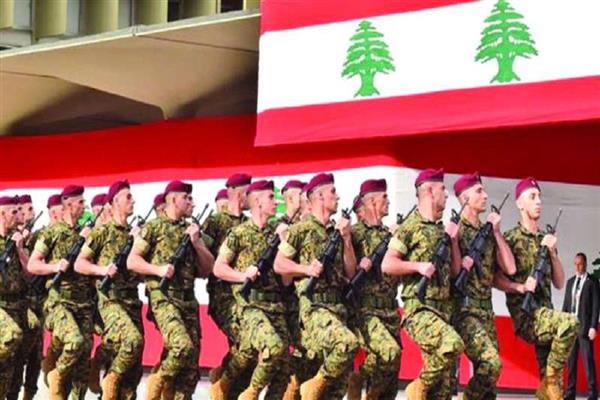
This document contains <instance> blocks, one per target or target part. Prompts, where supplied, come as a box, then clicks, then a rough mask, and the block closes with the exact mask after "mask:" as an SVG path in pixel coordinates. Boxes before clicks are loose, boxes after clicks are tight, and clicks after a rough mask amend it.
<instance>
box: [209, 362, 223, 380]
mask: <svg viewBox="0 0 600 400" xmlns="http://www.w3.org/2000/svg"><path fill="white" fill-rule="evenodd" d="M223 370H224V368H223V367H222V366H221V365H219V366H218V367H215V368H211V369H210V371H208V380H209V381H210V383H215V382H216V381H218V380H219V379H221V376H223Z"/></svg>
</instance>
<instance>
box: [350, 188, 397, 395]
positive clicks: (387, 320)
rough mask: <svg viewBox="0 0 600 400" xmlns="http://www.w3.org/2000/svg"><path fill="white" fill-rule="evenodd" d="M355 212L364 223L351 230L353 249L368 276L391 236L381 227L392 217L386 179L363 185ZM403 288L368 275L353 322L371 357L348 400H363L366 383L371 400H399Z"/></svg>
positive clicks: (392, 280)
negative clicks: (399, 296)
mask: <svg viewBox="0 0 600 400" xmlns="http://www.w3.org/2000/svg"><path fill="white" fill-rule="evenodd" d="M355 207H356V208H357V214H358V215H361V217H359V221H358V222H357V223H356V224H354V225H353V226H352V244H353V246H354V253H355V254H356V259H357V260H358V262H359V268H363V269H364V270H365V271H367V272H369V271H370V270H371V267H372V264H371V260H370V258H369V257H370V256H371V255H372V254H373V253H374V252H375V249H376V248H377V247H378V246H379V244H380V243H381V242H382V241H383V240H385V239H386V238H387V236H388V235H390V233H389V230H388V228H387V227H386V226H385V225H383V222H382V220H383V218H384V217H385V216H386V215H388V208H389V200H388V197H387V182H386V181H385V179H378V180H367V181H365V182H363V183H362V185H361V186H360V194H359V195H358V198H357V199H356V201H355ZM398 283H399V279H398V277H395V276H391V275H385V276H377V273H375V271H373V272H371V273H367V275H366V279H365V281H364V283H363V284H362V286H361V288H360V293H359V294H358V295H357V296H356V299H355V303H356V305H357V309H356V310H355V313H356V318H355V321H353V322H354V325H355V326H356V328H357V331H358V334H357V336H358V338H359V340H360V344H361V347H362V348H364V349H365V350H366V351H367V357H366V359H365V361H364V362H363V364H362V365H361V367H360V373H359V374H352V375H351V379H350V383H349V385H348V399H349V400H360V398H361V396H360V394H361V390H362V384H363V382H365V381H368V383H369V387H368V390H367V395H366V399H368V400H373V399H395V398H396V394H397V392H398V372H399V370H400V355H401V353H402V345H401V341H400V317H399V316H398V302H397V301H396V294H397V291H398Z"/></svg>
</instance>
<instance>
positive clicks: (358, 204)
mask: <svg viewBox="0 0 600 400" xmlns="http://www.w3.org/2000/svg"><path fill="white" fill-rule="evenodd" d="M362 205H363V202H362V197H361V195H360V194H359V195H358V196H356V197H355V198H354V201H353V202H352V211H354V212H357V211H358V209H359V208H360V207H361V206H362Z"/></svg>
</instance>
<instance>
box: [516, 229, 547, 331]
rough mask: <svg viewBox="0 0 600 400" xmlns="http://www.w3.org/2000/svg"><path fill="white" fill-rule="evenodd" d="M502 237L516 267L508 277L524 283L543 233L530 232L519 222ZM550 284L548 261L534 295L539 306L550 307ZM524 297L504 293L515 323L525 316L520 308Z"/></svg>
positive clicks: (532, 265) (534, 260)
mask: <svg viewBox="0 0 600 400" xmlns="http://www.w3.org/2000/svg"><path fill="white" fill-rule="evenodd" d="M504 237H505V239H506V243H508V246H509V247H510V249H511V251H512V253H513V255H514V257H515V264H516V267H517V272H516V273H515V274H514V275H512V276H509V277H508V279H510V280H511V281H513V282H518V283H524V282H525V281H526V280H527V277H529V276H531V272H532V271H533V268H535V262H536V258H537V253H538V251H539V249H540V247H541V243H542V239H543V238H544V234H543V233H542V232H538V233H531V232H529V231H528V230H527V229H525V228H524V227H523V226H522V225H521V224H520V223H519V224H518V225H517V226H515V227H514V228H512V229H511V230H509V231H507V232H505V233H504ZM551 286H552V265H551V263H550V262H548V264H546V273H545V275H544V281H543V283H542V285H541V287H539V286H538V289H537V290H536V294H535V296H534V298H535V301H536V302H537V304H538V305H539V306H546V307H549V308H552V297H551ZM524 298H525V296H524V295H521V294H517V293H507V294H506V306H507V307H508V311H509V312H510V315H511V317H512V319H513V322H515V323H518V321H522V320H524V319H525V317H526V316H525V313H524V312H523V310H521V305H522V304H523V299H524Z"/></svg>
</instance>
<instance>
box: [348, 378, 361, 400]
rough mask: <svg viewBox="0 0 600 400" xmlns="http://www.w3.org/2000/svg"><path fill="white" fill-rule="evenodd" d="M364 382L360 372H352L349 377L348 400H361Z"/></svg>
mask: <svg viewBox="0 0 600 400" xmlns="http://www.w3.org/2000/svg"><path fill="white" fill-rule="evenodd" d="M362 385H363V380H362V378H361V376H360V374H359V373H358V372H352V373H351V374H350V376H349V377H348V394H347V396H348V400H360V395H361V394H362Z"/></svg>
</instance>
